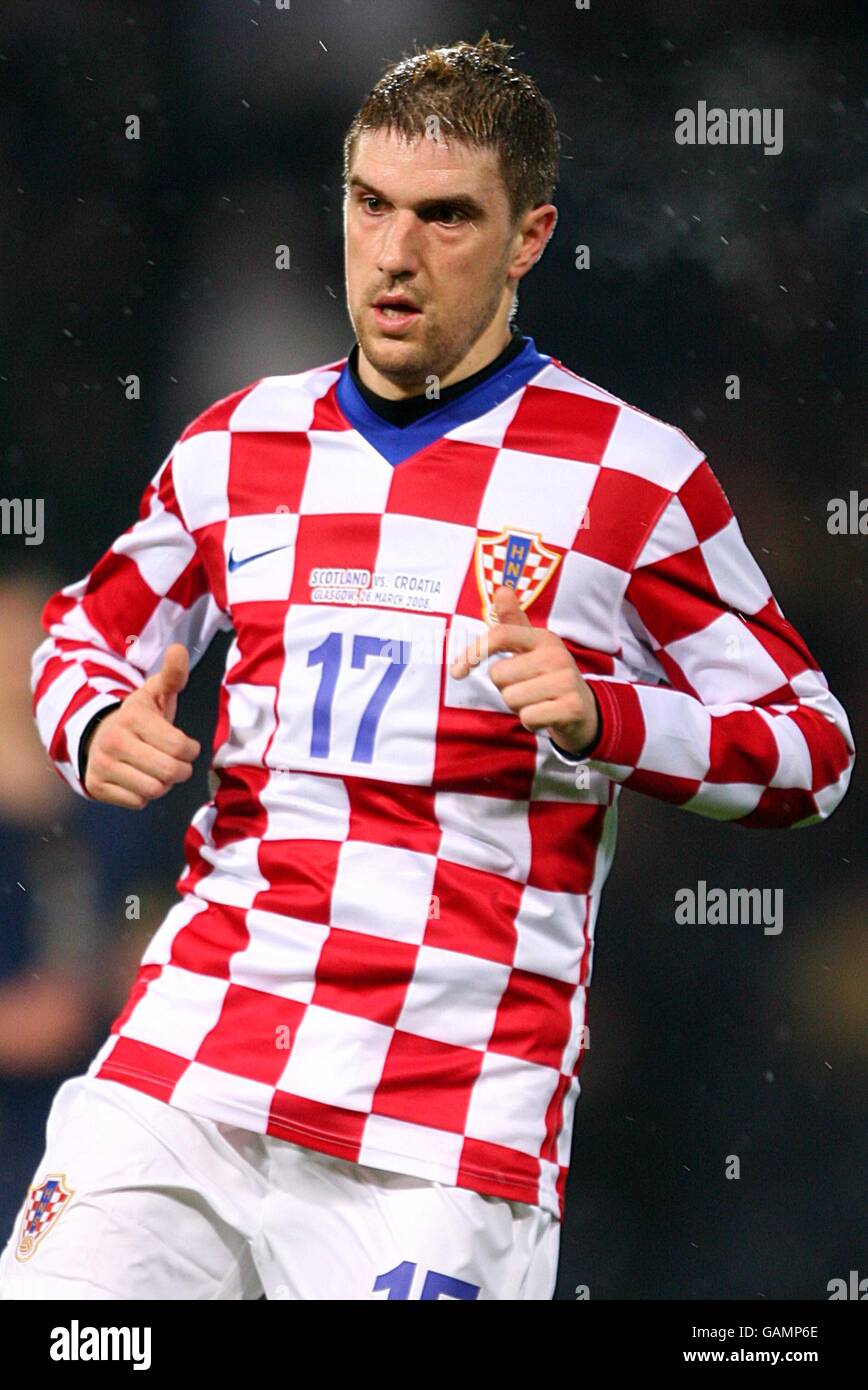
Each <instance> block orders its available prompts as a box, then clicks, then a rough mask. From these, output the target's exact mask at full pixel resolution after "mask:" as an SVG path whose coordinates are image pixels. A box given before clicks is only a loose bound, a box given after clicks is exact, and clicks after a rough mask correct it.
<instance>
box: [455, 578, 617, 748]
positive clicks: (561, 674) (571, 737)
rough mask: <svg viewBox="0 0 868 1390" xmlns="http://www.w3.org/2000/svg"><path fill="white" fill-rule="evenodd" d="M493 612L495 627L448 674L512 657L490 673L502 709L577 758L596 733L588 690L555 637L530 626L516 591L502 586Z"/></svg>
mask: <svg viewBox="0 0 868 1390" xmlns="http://www.w3.org/2000/svg"><path fill="white" fill-rule="evenodd" d="M494 607H495V612H496V614H497V621H496V623H495V624H494V625H493V626H491V627H490V628H489V630H488V632H486V633H484V634H483V635H482V637H480V638H477V639H476V640H475V641H473V642H471V643H470V645H469V646H468V647H467V648H466V650H465V651H464V652H463V653H462V654H461V656H460V657H458V658H457V659H456V660H455V661H453V662H452V665H451V666H450V674H451V675H452V676H453V678H454V679H456V680H463V679H464V677H465V676H466V675H467V674H468V673H469V671H470V670H471V668H472V667H473V666H478V665H479V663H480V661H483V660H484V659H485V658H486V657H487V656H491V655H493V654H494V653H495V652H512V653H514V655H512V656H508V657H507V658H506V659H505V660H504V661H495V662H494V664H493V665H492V666H491V668H490V669H489V672H488V674H489V676H490V677H491V679H492V681H493V682H494V684H495V685H496V686H497V688H498V690H499V691H500V693H501V695H502V696H503V699H504V702H505V704H506V705H507V706H508V708H509V709H511V710H512V711H513V713H514V714H517V715H518V717H519V719H520V720H521V722H522V724H523V725H524V727H525V728H526V729H530V730H532V731H533V732H534V733H536V732H538V731H539V730H541V729H545V730H546V732H547V733H548V734H549V736H550V737H551V738H552V739H553V740H554V742H555V743H556V744H558V746H559V747H560V748H563V749H564V751H565V752H568V753H576V754H579V753H581V750H582V749H583V748H586V747H588V745H589V744H591V743H593V742H594V740H595V739H596V737H597V733H598V730H599V715H598V713H597V705H596V701H595V700H594V696H593V693H592V691H591V687H590V686H589V685H588V683H587V681H586V680H584V678H583V677H582V675H581V672H580V671H579V668H578V666H577V665H576V663H575V661H574V660H573V658H572V657H571V656H570V653H569V651H568V650H567V648H566V646H565V645H564V643H563V642H562V641H561V639H560V637H558V635H557V633H554V632H550V631H549V630H548V628H540V627H534V626H533V624H532V622H531V620H530V618H529V617H528V616H527V614H526V613H525V612H524V610H523V608H521V606H520V604H519V601H518V598H517V596H516V592H515V590H514V589H511V588H509V587H508V586H506V585H502V586H501V587H500V588H499V589H498V590H497V592H496V594H495V595H494Z"/></svg>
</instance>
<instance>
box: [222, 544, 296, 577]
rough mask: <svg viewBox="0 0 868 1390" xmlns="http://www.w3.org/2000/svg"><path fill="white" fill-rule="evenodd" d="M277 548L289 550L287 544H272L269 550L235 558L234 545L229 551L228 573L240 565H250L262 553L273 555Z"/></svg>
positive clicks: (259, 557)
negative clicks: (240, 558)
mask: <svg viewBox="0 0 868 1390" xmlns="http://www.w3.org/2000/svg"><path fill="white" fill-rule="evenodd" d="M278 550H289V546H288V545H273V546H272V547H271V549H270V550H260V551H258V552H257V553H256V554H255V555H245V556H244V559H243V560H236V558H235V547H234V546H233V547H232V549H231V550H230V552H229V573H230V574H234V573H235V571H236V570H240V569H241V566H242V565H250V564H252V563H253V561H254V560H261V559H262V557H263V555H275V554H276V553H277V551H278Z"/></svg>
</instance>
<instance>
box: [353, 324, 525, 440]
mask: <svg viewBox="0 0 868 1390" xmlns="http://www.w3.org/2000/svg"><path fill="white" fill-rule="evenodd" d="M526 342H527V339H525V338H524V336H523V335H522V333H521V330H520V329H519V327H518V324H515V323H512V324H510V325H509V339H508V342H507V344H506V347H505V348H503V350H502V351H501V352H499V353H498V354H497V356H496V357H494V358H492V360H491V361H490V362H488V363H487V364H486V365H485V366H484V367H481V368H480V369H479V370H478V371H476V372H473V373H471V375H470V376H462V377H461V379H460V380H458V381H453V382H452V384H451V385H450V386H444V387H442V388H441V389H440V390H439V391H438V392H437V395H436V396H433V397H432V396H429V395H428V393H427V392H420V393H419V394H418V395H416V396H405V397H403V398H402V399H401V400H397V401H396V400H393V399H390V398H388V397H386V396H381V395H380V394H379V393H378V392H376V391H372V390H371V389H370V387H368V386H366V385H365V383H364V381H363V380H362V377H361V373H360V372H359V366H358V364H359V360H360V356H361V350H360V348H359V345H358V343H356V344H355V345H354V346H353V348H352V349H351V351H350V353H349V356H348V358H347V371H348V373H349V376H350V378H351V379H352V382H353V385H354V386H355V388H356V390H357V392H358V394H359V395H360V396H361V398H362V400H363V401H364V402H365V404H366V405H367V406H368V409H369V410H372V411H373V412H374V414H375V415H378V416H379V417H380V418H381V419H382V420H385V421H386V423H387V424H390V425H394V426H397V427H398V428H399V429H403V428H406V426H407V425H411V424H414V423H415V422H416V421H417V420H420V419H422V417H423V416H425V415H428V414H431V413H432V412H433V411H436V410H439V409H440V407H441V406H444V405H446V404H447V403H448V402H452V401H454V400H456V399H457V397H459V396H463V395H464V394H465V393H466V392H468V391H470V390H472V389H473V388H474V387H476V386H479V385H481V383H482V382H483V381H485V380H486V379H487V378H488V377H490V376H493V375H494V374H495V373H496V372H499V371H501V370H502V369H503V368H504V367H506V366H507V365H508V364H509V363H510V362H513V361H514V360H515V358H516V357H518V355H519V354H520V353H521V352H522V351H523V350H524V348H525V345H526Z"/></svg>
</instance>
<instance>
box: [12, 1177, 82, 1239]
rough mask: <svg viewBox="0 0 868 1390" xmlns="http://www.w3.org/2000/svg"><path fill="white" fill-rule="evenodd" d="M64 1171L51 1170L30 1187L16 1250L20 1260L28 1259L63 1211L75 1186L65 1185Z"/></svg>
mask: <svg viewBox="0 0 868 1390" xmlns="http://www.w3.org/2000/svg"><path fill="white" fill-rule="evenodd" d="M65 1179H66V1174H65V1173H49V1174H48V1176H47V1177H46V1178H45V1179H44V1181H43V1182H41V1183H38V1184H37V1186H36V1187H31V1189H30V1194H29V1196H28V1198H27V1205H26V1207H25V1208H24V1218H23V1220H22V1224H21V1239H20V1240H19V1242H18V1248H17V1249H16V1251H15V1257H16V1259H19V1260H29V1259H30V1256H31V1255H32V1254H33V1252H34V1250H35V1249H36V1247H37V1245H38V1244H39V1242H40V1241H41V1240H42V1237H43V1236H45V1235H47V1234H48V1232H49V1231H50V1230H51V1228H52V1226H54V1225H55V1223H56V1222H57V1220H58V1217H59V1216H60V1215H61V1213H62V1212H63V1210H64V1208H65V1206H66V1204H67V1202H68V1201H69V1199H70V1197H72V1196H73V1195H74V1192H73V1189H72V1188H69V1187H67V1185H66V1181H65Z"/></svg>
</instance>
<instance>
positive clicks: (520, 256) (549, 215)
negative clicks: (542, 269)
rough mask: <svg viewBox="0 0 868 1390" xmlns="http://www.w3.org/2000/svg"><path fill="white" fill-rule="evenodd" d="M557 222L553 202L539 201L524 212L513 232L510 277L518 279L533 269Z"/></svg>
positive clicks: (556, 212) (556, 211)
mask: <svg viewBox="0 0 868 1390" xmlns="http://www.w3.org/2000/svg"><path fill="white" fill-rule="evenodd" d="M557 222H558V210H557V208H556V207H555V205H554V203H541V204H540V206H539V207H536V208H530V209H529V210H528V211H527V212H526V213H525V214H524V216H523V217H522V219H521V221H520V223H519V225H518V227H517V229H516V233H515V240H516V253H515V255H514V256H513V259H512V263H511V265H510V268H509V273H510V276H511V277H513V278H514V279H516V280H520V279H521V278H522V276H524V275H526V274H527V272H528V271H529V270H532V269H533V267H534V266H535V265H536V263H537V261H538V260H539V259H540V257H541V256H542V253H543V251H545V249H546V247H547V246H548V244H549V241H550V240H551V238H552V236H553V234H554V230H555V227H556V226H557Z"/></svg>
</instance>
